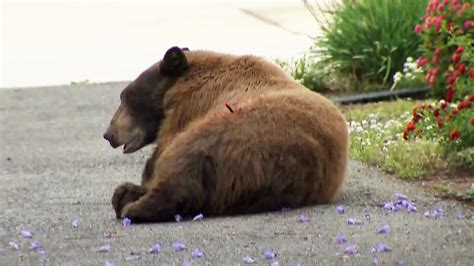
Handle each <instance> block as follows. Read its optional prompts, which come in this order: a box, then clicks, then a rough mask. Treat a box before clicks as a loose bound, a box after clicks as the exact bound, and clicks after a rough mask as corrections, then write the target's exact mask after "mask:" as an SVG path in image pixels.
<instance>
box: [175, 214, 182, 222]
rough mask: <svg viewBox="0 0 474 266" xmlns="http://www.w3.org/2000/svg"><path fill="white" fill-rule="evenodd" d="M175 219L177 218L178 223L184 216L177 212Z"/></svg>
mask: <svg viewBox="0 0 474 266" xmlns="http://www.w3.org/2000/svg"><path fill="white" fill-rule="evenodd" d="M174 220H175V221H176V222H177V223H179V222H181V221H182V220H183V217H181V215H179V214H176V215H175V216H174Z"/></svg>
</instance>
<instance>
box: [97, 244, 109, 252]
mask: <svg viewBox="0 0 474 266" xmlns="http://www.w3.org/2000/svg"><path fill="white" fill-rule="evenodd" d="M110 250H112V246H111V245H110V244H107V245H103V246H100V247H99V252H100V253H105V252H109V251H110Z"/></svg>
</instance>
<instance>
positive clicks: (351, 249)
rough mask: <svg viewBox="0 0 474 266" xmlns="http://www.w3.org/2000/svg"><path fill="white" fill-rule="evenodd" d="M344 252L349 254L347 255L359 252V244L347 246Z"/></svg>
mask: <svg viewBox="0 0 474 266" xmlns="http://www.w3.org/2000/svg"><path fill="white" fill-rule="evenodd" d="M344 253H345V254H347V255H353V254H355V253H357V246H356V245H350V246H347V247H346V248H345V249H344Z"/></svg>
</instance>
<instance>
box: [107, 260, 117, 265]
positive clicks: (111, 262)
mask: <svg viewBox="0 0 474 266" xmlns="http://www.w3.org/2000/svg"><path fill="white" fill-rule="evenodd" d="M105 266H115V263H114V262H113V261H108V260H106V261H105Z"/></svg>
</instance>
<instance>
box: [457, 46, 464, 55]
mask: <svg viewBox="0 0 474 266" xmlns="http://www.w3.org/2000/svg"><path fill="white" fill-rule="evenodd" d="M462 52H464V48H462V47H458V49H457V50H456V53H458V54H462Z"/></svg>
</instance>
